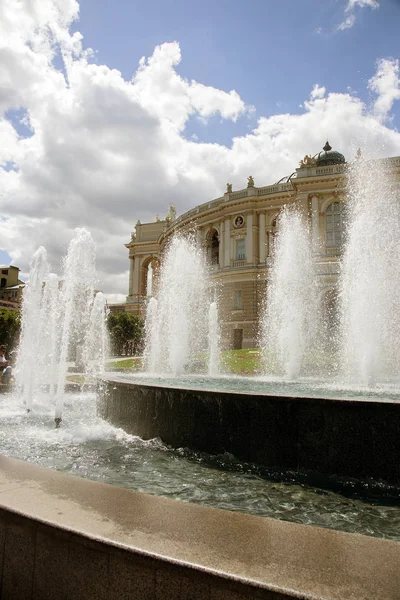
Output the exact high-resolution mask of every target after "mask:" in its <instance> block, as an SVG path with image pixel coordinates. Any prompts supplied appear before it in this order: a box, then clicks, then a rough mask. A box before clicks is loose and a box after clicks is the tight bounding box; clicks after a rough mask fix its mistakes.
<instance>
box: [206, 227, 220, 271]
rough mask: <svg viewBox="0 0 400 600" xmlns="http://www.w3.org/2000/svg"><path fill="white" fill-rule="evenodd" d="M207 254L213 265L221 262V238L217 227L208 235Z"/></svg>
mask: <svg viewBox="0 0 400 600" xmlns="http://www.w3.org/2000/svg"><path fill="white" fill-rule="evenodd" d="M207 254H208V259H209V261H210V264H211V265H218V264H219V238H218V231H217V230H216V229H214V230H212V231H211V232H210V234H209V236H208V241H207Z"/></svg>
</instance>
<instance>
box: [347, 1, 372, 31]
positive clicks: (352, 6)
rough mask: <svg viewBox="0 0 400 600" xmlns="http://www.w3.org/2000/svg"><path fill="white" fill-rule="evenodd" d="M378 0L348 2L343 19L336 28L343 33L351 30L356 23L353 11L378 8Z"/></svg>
mask: <svg viewBox="0 0 400 600" xmlns="http://www.w3.org/2000/svg"><path fill="white" fill-rule="evenodd" d="M379 6H380V5H379V1H378V0H348V2H347V6H346V8H345V11H344V13H345V19H344V21H342V23H340V25H339V26H338V30H340V31H344V30H345V29H351V27H353V25H354V23H355V22H356V15H355V11H356V9H357V8H365V7H369V8H374V9H375V8H379Z"/></svg>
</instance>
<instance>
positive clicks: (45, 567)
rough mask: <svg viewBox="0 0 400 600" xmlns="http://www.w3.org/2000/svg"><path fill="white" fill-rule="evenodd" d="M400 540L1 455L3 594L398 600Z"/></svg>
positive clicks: (89, 599)
mask: <svg viewBox="0 0 400 600" xmlns="http://www.w3.org/2000/svg"><path fill="white" fill-rule="evenodd" d="M399 564H400V544H398V543H396V542H389V541H386V540H378V539H374V538H369V537H366V536H362V535H351V534H346V533H340V532H337V531H329V530H326V529H319V528H318V527H309V526H304V525H296V524H293V523H285V522H282V521H277V520H274V519H264V518H261V517H254V516H250V515H243V514H238V513H233V512H229V511H222V510H218V509H213V508H207V507H204V506H198V505H193V504H188V503H184V502H179V501H173V500H166V499H163V498H156V497H153V496H148V495H146V494H139V493H137V492H132V491H131V490H126V489H121V488H114V487H111V486H108V485H104V484H101V483H94V482H91V481H86V480H84V479H80V478H78V477H72V476H70V475H65V474H63V473H58V472H56V471H54V470H50V469H44V468H42V467H38V466H36V465H32V464H28V463H24V462H21V461H16V460H12V459H9V458H6V457H4V456H0V597H1V598H2V599H3V600H14V599H15V600H55V599H57V600H103V599H104V600H124V599H126V600H128V599H129V600H245V599H247V598H251V599H260V600H289V599H291V600H293V599H295V598H297V599H299V600H300V599H302V600H316V599H317V598H318V599H320V600H345V599H346V600H348V599H350V598H351V599H352V600H377V599H378V598H379V600H398V598H399V591H400V570H399V568H398V567H399Z"/></svg>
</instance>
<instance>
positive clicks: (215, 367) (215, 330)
mask: <svg viewBox="0 0 400 600" xmlns="http://www.w3.org/2000/svg"><path fill="white" fill-rule="evenodd" d="M219 347H220V329H219V319H218V305H217V303H216V302H211V304H210V310H209V312H208V356H209V358H208V374H209V375H210V377H215V376H216V375H218V373H219Z"/></svg>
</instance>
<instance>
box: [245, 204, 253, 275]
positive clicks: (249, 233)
mask: <svg viewBox="0 0 400 600" xmlns="http://www.w3.org/2000/svg"><path fill="white" fill-rule="evenodd" d="M246 225H247V227H246V262H247V263H248V264H252V263H253V215H252V214H248V215H247V219H246Z"/></svg>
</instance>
